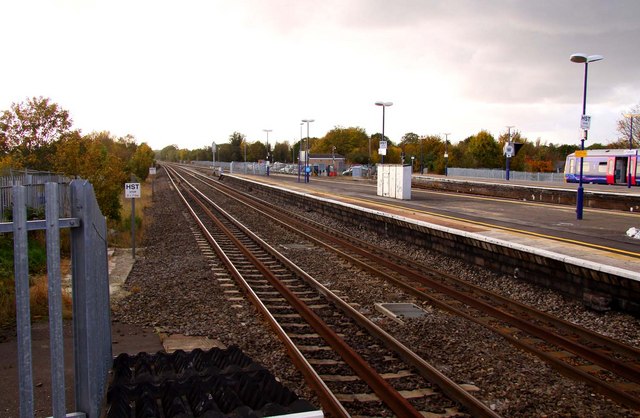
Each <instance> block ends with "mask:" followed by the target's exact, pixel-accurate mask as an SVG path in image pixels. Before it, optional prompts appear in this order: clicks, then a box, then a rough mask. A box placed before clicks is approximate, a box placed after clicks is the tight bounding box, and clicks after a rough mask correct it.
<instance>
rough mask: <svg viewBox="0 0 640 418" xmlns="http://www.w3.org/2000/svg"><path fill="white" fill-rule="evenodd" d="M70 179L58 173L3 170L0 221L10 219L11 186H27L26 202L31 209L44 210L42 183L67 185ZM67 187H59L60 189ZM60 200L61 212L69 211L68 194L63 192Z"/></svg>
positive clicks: (65, 189) (0, 173) (63, 189)
mask: <svg viewBox="0 0 640 418" xmlns="http://www.w3.org/2000/svg"><path fill="white" fill-rule="evenodd" d="M70 181H71V179H70V178H69V177H66V176H63V175H61V174H58V173H49V172H42V171H34V170H11V169H9V170H5V171H3V172H0V211H1V212H0V221H2V222H4V221H8V220H10V219H11V208H12V204H11V194H12V192H11V188H12V187H13V186H27V189H26V196H25V199H26V204H27V206H28V207H29V208H30V210H32V211H36V212H41V211H42V210H44V185H45V183H50V182H53V183H58V184H63V185H67V184H69V182H70ZM67 190H68V189H67V188H66V187H65V188H61V191H67ZM60 196H61V200H60V211H61V213H67V212H68V211H69V198H68V197H69V194H68V193H63V194H62V195H60Z"/></svg>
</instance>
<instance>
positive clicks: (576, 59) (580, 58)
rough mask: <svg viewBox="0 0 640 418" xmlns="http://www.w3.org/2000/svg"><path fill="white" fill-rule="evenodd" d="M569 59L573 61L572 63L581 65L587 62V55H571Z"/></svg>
mask: <svg viewBox="0 0 640 418" xmlns="http://www.w3.org/2000/svg"><path fill="white" fill-rule="evenodd" d="M569 59H570V60H571V62H577V63H578V64H581V63H583V62H587V54H573V55H571V57H569Z"/></svg>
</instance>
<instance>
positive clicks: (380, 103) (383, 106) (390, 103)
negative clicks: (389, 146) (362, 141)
mask: <svg viewBox="0 0 640 418" xmlns="http://www.w3.org/2000/svg"><path fill="white" fill-rule="evenodd" d="M376 106H382V139H381V141H384V140H385V139H384V110H385V108H387V107H389V106H393V103H392V102H376ZM369 148H371V147H369ZM385 152H386V150H385ZM369 154H371V150H369ZM381 157H382V164H384V154H382V155H381Z"/></svg>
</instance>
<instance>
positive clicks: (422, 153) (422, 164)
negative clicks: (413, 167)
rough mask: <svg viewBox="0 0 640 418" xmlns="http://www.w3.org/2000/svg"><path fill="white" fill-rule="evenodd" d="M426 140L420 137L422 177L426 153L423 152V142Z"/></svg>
mask: <svg viewBox="0 0 640 418" xmlns="http://www.w3.org/2000/svg"><path fill="white" fill-rule="evenodd" d="M423 139H424V138H423V137H420V175H423V174H424V152H423V151H422V140H423Z"/></svg>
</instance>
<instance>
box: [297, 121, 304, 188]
mask: <svg viewBox="0 0 640 418" xmlns="http://www.w3.org/2000/svg"><path fill="white" fill-rule="evenodd" d="M302 125H304V123H303V122H300V142H299V143H298V183H300V153H301V152H302Z"/></svg>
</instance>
